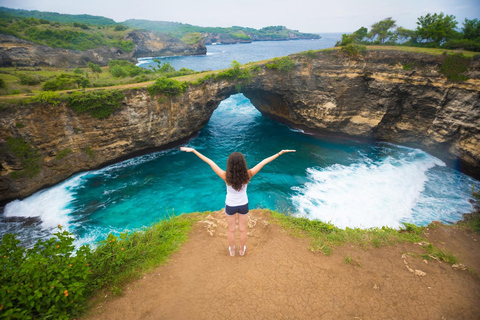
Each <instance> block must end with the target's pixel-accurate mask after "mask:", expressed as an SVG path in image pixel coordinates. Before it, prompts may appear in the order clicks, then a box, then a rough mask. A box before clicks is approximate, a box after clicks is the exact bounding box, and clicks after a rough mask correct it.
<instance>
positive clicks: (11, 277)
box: [0, 215, 196, 319]
mask: <svg viewBox="0 0 480 320" xmlns="http://www.w3.org/2000/svg"><path fill="white" fill-rule="evenodd" d="M195 221H196V219H195V216H194V215H191V216H188V217H187V216H185V215H183V216H178V217H173V218H171V219H169V220H164V221H161V222H159V223H157V224H155V225H153V226H151V227H150V228H145V229H142V230H138V231H135V232H132V233H127V232H126V233H122V234H120V236H118V237H117V236H114V235H113V234H110V235H109V236H108V238H107V239H106V240H104V241H102V242H100V243H99V244H98V246H97V248H96V249H91V248H90V247H89V246H85V245H83V246H82V247H80V248H79V249H78V250H75V247H74V245H73V241H74V238H73V237H72V235H71V234H70V233H69V232H67V231H64V230H62V227H61V226H60V225H59V231H58V232H57V233H55V234H54V235H55V237H53V238H51V239H49V240H43V241H42V240H39V241H38V242H37V243H36V244H35V246H34V247H33V248H31V249H25V248H24V247H22V246H21V245H20V241H19V240H17V239H15V236H14V235H10V234H6V235H5V236H4V237H3V239H2V242H1V244H0V270H1V272H0V310H2V316H3V317H4V318H6V319H32V318H33V319H47V318H52V319H72V318H74V317H78V316H79V315H80V313H81V312H83V311H84V310H85V309H86V306H87V302H88V300H89V299H90V298H92V296H93V294H94V292H95V290H100V289H102V288H109V289H110V290H111V292H112V293H114V294H119V293H121V290H122V289H121V286H122V284H123V283H124V282H125V281H128V280H132V279H133V278H135V276H138V275H139V274H141V273H142V272H145V271H148V270H151V269H152V268H153V267H156V266H158V265H159V264H162V263H165V262H166V261H167V258H168V256H169V255H170V254H171V253H172V252H174V251H176V250H178V248H179V247H180V245H181V244H182V243H183V242H184V241H185V240H186V239H187V234H188V232H189V231H190V228H191V226H192V224H193V223H194V222H195Z"/></svg>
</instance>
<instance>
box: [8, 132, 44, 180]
mask: <svg viewBox="0 0 480 320" xmlns="http://www.w3.org/2000/svg"><path fill="white" fill-rule="evenodd" d="M6 151H7V152H8V153H10V154H11V155H13V156H14V157H15V158H16V159H17V160H18V161H19V162H20V164H21V166H22V170H20V171H14V172H12V173H11V176H12V178H14V179H19V178H32V177H33V176H35V175H36V174H38V173H39V172H40V157H39V155H38V154H37V150H36V149H34V148H33V147H32V146H31V145H30V144H29V143H27V142H26V141H25V140H24V139H23V138H20V137H18V138H13V137H9V138H7V148H6Z"/></svg>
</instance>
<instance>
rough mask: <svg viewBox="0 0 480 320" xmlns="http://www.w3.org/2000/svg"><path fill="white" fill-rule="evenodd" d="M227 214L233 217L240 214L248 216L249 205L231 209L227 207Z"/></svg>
mask: <svg viewBox="0 0 480 320" xmlns="http://www.w3.org/2000/svg"><path fill="white" fill-rule="evenodd" d="M225 213H226V214H227V215H229V216H233V215H234V214H235V213H240V214H247V213H248V203H247V204H244V205H241V206H235V207H230V206H227V205H225Z"/></svg>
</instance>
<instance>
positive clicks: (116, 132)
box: [0, 51, 480, 200]
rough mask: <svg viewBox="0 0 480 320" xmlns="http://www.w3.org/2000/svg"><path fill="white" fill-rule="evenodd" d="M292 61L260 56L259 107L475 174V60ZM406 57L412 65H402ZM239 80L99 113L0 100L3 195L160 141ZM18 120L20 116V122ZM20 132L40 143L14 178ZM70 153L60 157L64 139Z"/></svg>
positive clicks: (328, 132) (171, 138) (140, 99)
mask: <svg viewBox="0 0 480 320" xmlns="http://www.w3.org/2000/svg"><path fill="white" fill-rule="evenodd" d="M292 58H293V59H294V60H295V67H294V68H293V70H291V71H289V72H287V73H282V72H281V71H278V70H271V69H268V68H265V66H264V65H262V66H261V71H260V73H259V74H258V75H257V76H256V77H254V78H253V79H252V81H251V82H250V83H248V84H247V83H243V84H242V92H243V93H244V94H245V96H247V97H248V98H249V99H250V100H251V101H252V103H253V104H254V105H255V107H257V108H258V109H259V110H260V111H261V112H262V113H263V114H264V115H267V116H270V117H272V118H274V119H277V120H280V121H284V122H287V123H289V124H291V125H293V126H298V127H301V128H304V129H306V130H309V131H311V132H314V133H316V134H322V135H324V136H326V137H327V138H328V137H332V136H335V137H347V138H354V139H363V140H367V141H375V140H384V141H390V142H393V143H398V144H404V145H409V146H415V147H420V148H422V149H424V150H426V151H429V152H431V153H433V154H434V155H436V156H438V157H440V158H441V159H443V160H445V161H446V162H447V163H448V164H449V165H455V166H457V167H458V168H460V169H461V170H463V171H464V172H466V173H468V174H471V175H472V176H474V177H476V178H480V60H479V59H478V58H477V59H474V60H473V62H472V63H471V66H470V69H469V71H468V74H467V75H468V77H469V78H470V80H468V81H466V82H462V83H451V82H448V81H447V80H446V79H445V77H444V76H443V75H441V74H439V73H438V71H437V70H438V66H439V65H440V64H441V63H442V57H441V56H430V55H423V54H412V53H402V52H393V51H368V52H367V55H366V56H365V57H357V58H350V57H348V56H345V55H343V54H341V53H340V52H336V51H332V52H329V51H327V52H321V53H318V54H317V57H316V58H311V57H310V58H309V57H307V56H306V55H297V56H296V57H295V56H293V57H292ZM405 65H408V66H409V68H411V70H404V66H405ZM234 93H236V89H235V83H234V82H228V81H225V80H221V81H220V80H209V81H207V82H206V83H203V84H201V85H197V86H193V85H190V86H189V87H188V89H187V91H186V92H185V93H184V94H182V95H180V96H177V97H171V98H170V97H166V96H156V97H151V96H150V95H149V94H148V91H147V90H146V88H140V89H132V90H127V91H125V99H124V101H123V107H122V108H121V109H120V110H119V111H116V112H115V113H113V114H112V115H111V116H110V117H108V118H106V119H103V120H98V119H94V118H92V117H90V116H89V115H87V114H80V115H77V114H75V113H74V112H73V111H72V110H70V109H69V108H67V107H66V106H65V105H63V104H60V105H57V106H48V105H47V106H44V105H36V106H34V107H31V106H23V107H22V106H19V107H15V108H10V107H4V108H3V109H1V110H0V200H6V199H12V198H18V197H25V196H27V195H29V194H31V193H33V192H34V191H36V190H38V189H40V188H42V187H45V186H48V185H53V184H55V183H58V182H60V181H62V180H63V179H65V178H67V177H69V176H70V175H72V174H73V173H76V172H79V171H83V170H89V169H92V168H96V167H100V166H103V165H105V164H108V163H111V162H114V161H117V160H119V159H122V158H127V157H131V156H134V155H136V154H138V153H145V152H149V151H151V150H155V149H158V148H164V147H167V146H171V145H173V144H176V143H177V144H178V143H179V142H180V141H182V140H184V139H187V138H188V137H191V136H192V135H193V134H195V133H196V132H197V131H198V130H200V129H201V128H202V127H203V126H204V125H205V124H206V123H207V122H208V120H209V119H210V116H211V114H212V112H213V111H214V110H215V109H216V107H217V106H218V104H219V103H220V102H221V101H222V100H223V99H225V98H227V97H228V96H229V95H231V94H234ZM18 123H21V124H22V125H21V126H18V125H17V124H18ZM9 137H22V138H23V139H24V140H25V141H27V142H28V143H29V144H31V145H32V146H33V147H35V148H36V149H37V153H38V154H39V155H40V156H41V164H42V167H41V170H40V173H39V174H38V175H36V176H35V177H33V178H31V179H26V178H23V179H13V178H12V176H11V175H10V173H12V172H15V171H18V170H21V169H22V167H21V164H20V161H19V159H16V158H15V156H14V155H13V154H12V152H10V151H9V150H8V149H7V148H6V142H5V141H6V140H7V139H8V138H9ZM67 148H68V149H70V150H71V151H72V153H70V154H68V155H67V156H66V157H65V158H62V159H57V157H56V155H57V154H58V153H59V152H61V151H62V150H65V149H67ZM87 150H88V151H87Z"/></svg>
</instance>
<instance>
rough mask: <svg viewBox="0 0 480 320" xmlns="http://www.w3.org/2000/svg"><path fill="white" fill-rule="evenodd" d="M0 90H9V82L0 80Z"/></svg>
mask: <svg viewBox="0 0 480 320" xmlns="http://www.w3.org/2000/svg"><path fill="white" fill-rule="evenodd" d="M0 89H7V82H6V81H5V80H3V79H0Z"/></svg>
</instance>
